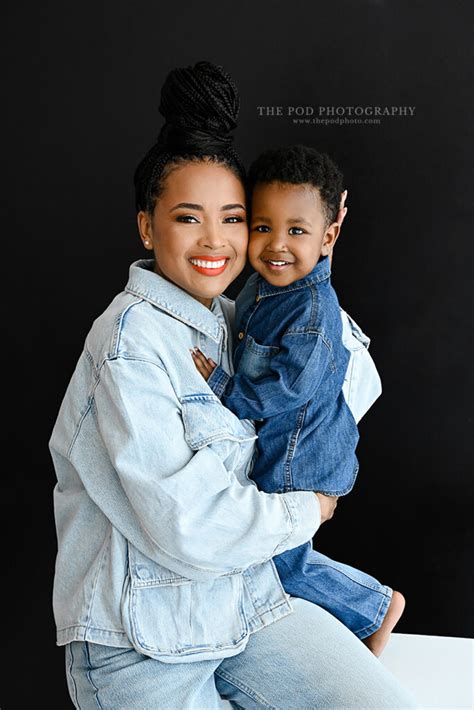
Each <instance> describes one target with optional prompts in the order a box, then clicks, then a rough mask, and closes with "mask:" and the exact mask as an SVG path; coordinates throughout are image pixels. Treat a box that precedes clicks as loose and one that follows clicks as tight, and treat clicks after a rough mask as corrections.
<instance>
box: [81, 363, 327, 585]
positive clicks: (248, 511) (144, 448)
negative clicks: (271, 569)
mask: <svg viewBox="0 0 474 710" xmlns="http://www.w3.org/2000/svg"><path fill="white" fill-rule="evenodd" d="M219 406H220V405H219ZM93 409H94V412H95V417H96V419H97V423H98V428H99V431H100V435H101V437H102V440H103V443H104V445H105V447H106V449H107V452H108V454H109V457H110V459H111V462H112V465H113V466H114V469H115V471H116V472H117V475H118V477H119V479H120V483H121V486H122V487H123V490H124V492H125V494H126V496H127V498H128V500H129V501H130V503H131V505H132V507H133V509H134V511H135V513H136V516H137V518H138V520H139V522H140V525H141V526H142V528H143V530H144V531H145V532H146V534H147V536H148V537H149V539H150V540H151V541H152V543H153V545H154V548H155V550H156V558H157V561H160V562H161V563H162V564H164V565H165V566H167V567H169V568H170V569H172V570H173V571H175V572H176V573H178V574H182V575H184V576H186V577H189V578H191V579H193V578H194V579H206V578H211V577H215V576H219V575H222V574H226V573H229V572H234V571H239V570H242V569H245V568H247V567H249V566H251V565H253V564H257V563H261V562H264V561H265V560H268V559H270V558H271V557H273V556H274V555H277V554H279V553H281V552H283V551H285V550H287V549H291V548H293V547H297V546H298V545H300V544H302V543H303V542H306V541H307V540H310V539H311V537H312V536H313V535H314V533H315V532H316V530H317V528H318V527H319V524H320V506H319V502H318V499H317V497H316V496H315V495H314V493H312V492H309V491H295V492H290V493H285V494H277V493H265V492H262V491H259V490H258V489H257V487H256V486H254V485H242V484H241V483H240V482H239V481H238V479H237V477H236V476H235V474H234V473H233V471H229V470H227V468H226V467H225V465H224V463H223V461H222V460H221V458H220V457H219V456H218V455H217V453H216V451H214V450H213V448H212V446H204V447H203V448H201V449H199V450H198V451H193V450H192V449H191V448H190V447H189V446H188V444H187V443H186V440H185V433H186V432H185V428H184V427H185V424H184V423H183V418H182V415H181V408H180V404H179V401H178V399H177V397H176V394H175V392H174V390H173V388H172V386H171V383H170V381H169V378H168V375H167V373H166V372H165V371H164V370H163V369H161V368H160V367H159V366H158V365H156V364H154V363H151V362H148V361H142V360H134V359H127V358H117V359H113V360H109V361H107V362H106V363H105V364H104V365H103V367H102V369H101V373H100V381H99V383H98V385H97V387H96V390H95V393H94V402H93ZM91 475H94V474H93V472H91ZM84 485H85V486H86V488H87V481H84ZM103 495H104V496H107V492H106V491H104V493H103ZM95 502H96V504H97V505H99V507H101V501H100V500H95ZM108 503H109V502H108ZM109 507H110V506H109ZM112 522H113V523H114V521H112ZM117 522H118V524H117V527H118V529H120V524H119V523H120V521H117ZM114 524H115V523H114Z"/></svg>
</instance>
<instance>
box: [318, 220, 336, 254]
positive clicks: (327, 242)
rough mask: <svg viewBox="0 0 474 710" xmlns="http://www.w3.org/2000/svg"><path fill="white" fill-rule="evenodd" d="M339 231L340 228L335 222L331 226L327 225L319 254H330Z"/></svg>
mask: <svg viewBox="0 0 474 710" xmlns="http://www.w3.org/2000/svg"><path fill="white" fill-rule="evenodd" d="M340 231H341V227H340V226H339V224H338V223H337V222H333V223H332V224H331V225H329V227H328V228H327V230H326V233H325V235H324V237H323V243H322V245H321V254H322V255H323V256H327V255H328V254H331V252H332V250H333V248H334V245H335V243H336V241H337V238H338V236H339V232H340Z"/></svg>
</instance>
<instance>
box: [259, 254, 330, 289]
mask: <svg viewBox="0 0 474 710" xmlns="http://www.w3.org/2000/svg"><path fill="white" fill-rule="evenodd" d="M330 275H331V264H330V261H329V256H323V258H322V259H320V260H319V261H318V263H317V264H316V266H315V267H314V268H313V270H312V271H310V272H309V274H306V276H303V278H301V279H298V280H297V281H293V282H292V283H291V284H288V286H274V285H273V284H271V283H268V281H265V279H263V278H262V277H261V276H259V278H258V295H259V296H260V297H261V298H263V297H265V296H276V295H278V294H281V293H288V292H289V291H297V290H299V289H301V288H306V287H307V286H310V285H311V284H317V283H320V282H321V281H325V280H326V279H328V278H329V276H330Z"/></svg>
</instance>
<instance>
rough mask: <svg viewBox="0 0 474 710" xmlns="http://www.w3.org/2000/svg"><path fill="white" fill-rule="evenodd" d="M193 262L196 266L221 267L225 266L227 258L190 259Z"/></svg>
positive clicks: (204, 267) (206, 267)
mask: <svg viewBox="0 0 474 710" xmlns="http://www.w3.org/2000/svg"><path fill="white" fill-rule="evenodd" d="M189 261H190V262H191V264H194V266H200V267H201V268H202V269H220V268H221V267H222V266H224V264H225V262H226V260H225V259H221V260H220V261H203V260H202V259H190V260H189Z"/></svg>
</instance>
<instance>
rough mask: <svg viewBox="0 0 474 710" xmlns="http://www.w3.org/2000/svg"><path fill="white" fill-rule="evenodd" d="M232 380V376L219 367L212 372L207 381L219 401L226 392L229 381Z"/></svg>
mask: <svg viewBox="0 0 474 710" xmlns="http://www.w3.org/2000/svg"><path fill="white" fill-rule="evenodd" d="M230 379H231V376H230V375H228V374H227V372H226V371H225V370H223V369H222V367H220V366H219V365H217V367H215V368H214V370H213V371H212V372H211V374H210V375H209V378H208V380H207V384H208V385H209V387H210V388H211V390H212V391H213V392H214V394H216V395H217V396H218V397H219V399H220V398H221V397H222V395H223V394H224V392H225V388H226V387H227V384H228V382H229V380H230Z"/></svg>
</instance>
